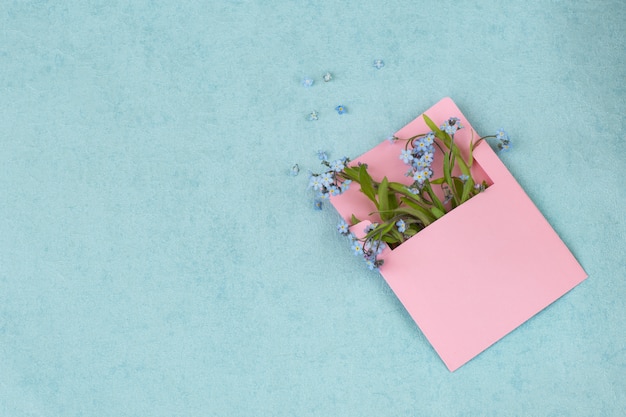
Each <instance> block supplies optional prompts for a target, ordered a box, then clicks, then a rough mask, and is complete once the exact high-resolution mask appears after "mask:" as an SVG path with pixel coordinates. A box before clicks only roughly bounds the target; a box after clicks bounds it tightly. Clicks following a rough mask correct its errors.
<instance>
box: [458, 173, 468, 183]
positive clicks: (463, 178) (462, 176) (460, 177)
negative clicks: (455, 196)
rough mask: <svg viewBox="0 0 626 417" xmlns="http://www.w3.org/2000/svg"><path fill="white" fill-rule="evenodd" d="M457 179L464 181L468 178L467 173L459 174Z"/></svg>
mask: <svg viewBox="0 0 626 417" xmlns="http://www.w3.org/2000/svg"><path fill="white" fill-rule="evenodd" d="M459 179H460V180H461V181H463V182H465V181H467V180H469V175H465V174H463V175H459Z"/></svg>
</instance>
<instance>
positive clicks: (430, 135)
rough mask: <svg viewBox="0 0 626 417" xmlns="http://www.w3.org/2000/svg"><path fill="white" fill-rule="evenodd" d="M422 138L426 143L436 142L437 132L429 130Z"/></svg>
mask: <svg viewBox="0 0 626 417" xmlns="http://www.w3.org/2000/svg"><path fill="white" fill-rule="evenodd" d="M422 140H423V141H424V143H425V144H427V145H432V144H434V143H435V134H434V133H433V132H428V133H427V134H426V136H424V138H423V139H422Z"/></svg>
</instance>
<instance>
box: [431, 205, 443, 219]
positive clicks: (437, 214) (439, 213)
mask: <svg viewBox="0 0 626 417" xmlns="http://www.w3.org/2000/svg"><path fill="white" fill-rule="evenodd" d="M430 211H432V213H433V214H434V215H435V217H436V218H438V219H440V218H442V217H443V216H444V215H445V214H446V213H444V212H443V211H441V210H439V209H438V208H437V207H431V208H430Z"/></svg>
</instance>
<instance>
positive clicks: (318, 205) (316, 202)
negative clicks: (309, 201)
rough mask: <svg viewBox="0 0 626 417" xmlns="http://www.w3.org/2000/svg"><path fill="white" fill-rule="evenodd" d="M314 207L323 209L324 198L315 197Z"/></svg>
mask: <svg viewBox="0 0 626 417" xmlns="http://www.w3.org/2000/svg"><path fill="white" fill-rule="evenodd" d="M313 208H314V209H315V210H321V209H322V200H319V199H315V201H313Z"/></svg>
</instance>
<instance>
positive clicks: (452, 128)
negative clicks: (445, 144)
mask: <svg viewBox="0 0 626 417" xmlns="http://www.w3.org/2000/svg"><path fill="white" fill-rule="evenodd" d="M462 128H463V126H461V119H459V118H458V117H451V118H449V119H448V120H446V121H445V122H444V123H443V126H441V130H445V132H446V133H447V134H448V135H454V134H455V133H456V131H457V130H459V129H462Z"/></svg>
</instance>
